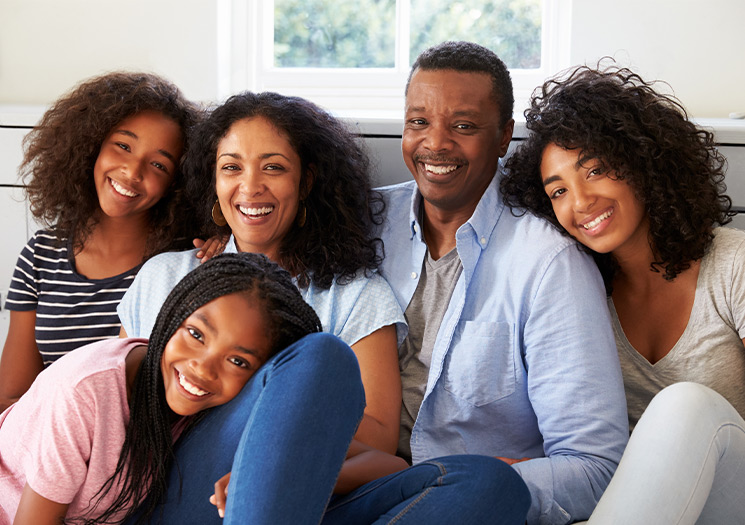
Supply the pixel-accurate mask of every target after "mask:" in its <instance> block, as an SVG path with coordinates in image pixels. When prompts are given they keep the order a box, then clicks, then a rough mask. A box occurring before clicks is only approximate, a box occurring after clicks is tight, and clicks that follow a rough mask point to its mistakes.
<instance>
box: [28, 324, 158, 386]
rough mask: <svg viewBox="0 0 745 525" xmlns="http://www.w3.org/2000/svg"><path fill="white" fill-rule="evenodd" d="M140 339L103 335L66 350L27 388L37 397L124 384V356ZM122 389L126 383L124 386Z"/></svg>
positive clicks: (140, 343)
mask: <svg viewBox="0 0 745 525" xmlns="http://www.w3.org/2000/svg"><path fill="white" fill-rule="evenodd" d="M142 344H147V341H146V340H143V339H119V338H112V339H105V340H102V341H97V342H95V343H91V344H88V345H85V346H82V347H80V348H78V349H76V350H75V351H74V352H69V353H67V354H65V355H64V356H62V357H60V358H59V359H58V360H57V361H55V363H54V364H53V365H52V366H49V367H47V368H46V369H45V370H44V371H43V372H42V373H41V374H39V376H38V378H37V380H36V381H35V382H34V383H33V385H32V387H31V389H30V390H29V395H30V396H32V397H36V398H37V399H41V400H43V399H48V397H49V396H50V395H53V396H55V397H56V396H75V397H78V398H81V399H83V398H85V397H87V396H88V394H90V393H91V392H98V391H99V390H101V389H102V388H103V389H104V390H105V391H106V392H111V391H115V392H118V391H120V390H121V387H122V386H124V385H125V381H126V373H125V359H126V357H127V355H128V354H129V352H131V351H132V349H133V348H135V347H136V346H137V345H142ZM125 391H126V387H125Z"/></svg>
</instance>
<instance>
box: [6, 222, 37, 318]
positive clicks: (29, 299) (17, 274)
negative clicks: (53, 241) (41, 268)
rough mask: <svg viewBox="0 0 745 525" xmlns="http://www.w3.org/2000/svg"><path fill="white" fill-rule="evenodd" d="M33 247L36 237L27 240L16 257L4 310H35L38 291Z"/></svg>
mask: <svg viewBox="0 0 745 525" xmlns="http://www.w3.org/2000/svg"><path fill="white" fill-rule="evenodd" d="M35 245H36V235H34V236H33V237H32V238H31V239H29V241H28V243H27V244H26V246H25V247H24V248H23V250H21V254H20V255H19V256H18V262H17V263H16V267H15V270H14V271H13V277H12V278H11V280H10V288H9V289H8V297H7V299H6V301H5V308H6V309H8V310H15V311H19V312H28V311H31V310H36V306H37V304H38V300H39V290H38V287H37V272H36V269H35V265H34V261H35V256H34V247H35Z"/></svg>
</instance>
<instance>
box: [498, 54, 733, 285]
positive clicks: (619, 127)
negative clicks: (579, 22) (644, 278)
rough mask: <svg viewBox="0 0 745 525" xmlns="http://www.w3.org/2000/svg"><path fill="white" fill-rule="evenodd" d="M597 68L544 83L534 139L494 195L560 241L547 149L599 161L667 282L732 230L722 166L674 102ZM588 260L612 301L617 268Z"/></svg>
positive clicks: (604, 257) (706, 135) (532, 111)
mask: <svg viewBox="0 0 745 525" xmlns="http://www.w3.org/2000/svg"><path fill="white" fill-rule="evenodd" d="M603 62H604V61H602V60H601V62H600V64H599V65H598V68H597V69H593V68H590V67H587V66H582V67H578V68H576V69H574V70H572V71H570V72H569V73H568V74H564V75H559V76H557V77H555V78H553V79H549V80H548V81H546V82H545V83H544V84H543V86H542V87H540V88H538V89H537V90H536V91H535V92H534V93H533V96H532V98H531V103H530V107H529V108H528V109H527V110H526V111H525V118H526V124H527V127H528V129H529V130H530V132H531V133H530V134H529V136H528V138H527V140H526V141H525V142H524V143H523V144H522V145H520V147H519V148H518V149H517V150H516V151H515V153H514V154H513V155H512V156H511V157H510V158H509V160H508V161H507V164H506V168H507V173H506V174H505V176H504V177H503V178H502V180H501V181H500V191H501V192H502V195H503V197H504V200H505V202H506V203H507V204H508V205H509V206H510V207H511V208H512V212H513V214H516V215H521V214H523V213H525V211H526V210H528V211H531V212H532V213H534V214H535V215H537V216H539V217H543V218H545V219H547V220H549V221H550V222H551V223H553V224H554V225H555V226H556V227H557V228H559V229H560V230H561V231H562V232H563V233H565V234H566V232H565V231H564V230H563V228H561V225H560V224H559V222H558V220H557V219H556V215H555V214H554V211H553V208H552V207H551V201H550V199H549V198H548V196H547V195H546V192H545V190H544V188H543V184H542V181H541V171H540V166H541V159H542V156H543V151H544V149H545V148H546V146H547V145H549V144H551V143H553V144H556V145H558V146H560V147H562V148H566V149H579V150H580V151H579V153H580V158H581V159H583V160H584V161H589V160H591V159H598V160H599V161H600V162H601V163H602V164H603V166H604V167H605V168H607V169H608V170H611V171H614V172H615V177H617V178H618V179H623V180H626V181H627V182H628V184H629V185H630V186H631V187H632V188H633V189H634V192H635V194H636V196H637V198H638V199H639V200H640V202H641V203H642V204H643V205H644V208H645V210H646V214H647V217H648V219H649V244H650V246H651V248H652V253H653V254H654V257H655V261H654V262H653V263H652V265H651V266H652V267H651V270H652V271H658V272H664V277H665V279H667V280H672V279H674V278H675V277H676V276H677V275H678V274H679V273H680V272H682V271H684V270H686V269H687V268H689V267H690V264H691V262H693V261H696V260H698V259H701V258H702V257H703V256H704V254H705V253H706V251H707V250H708V249H709V246H710V245H711V242H712V240H713V238H714V235H713V233H712V229H713V227H714V226H715V225H716V224H720V225H721V224H726V223H728V222H730V220H731V219H730V216H731V213H730V208H731V206H732V201H731V199H730V198H729V197H728V196H727V195H725V191H726V186H725V184H724V173H725V171H726V160H725V159H724V157H723V156H722V154H721V153H719V151H717V148H716V145H715V142H714V136H713V134H712V133H711V132H709V131H706V130H704V129H700V128H698V127H697V126H696V125H695V124H694V123H692V122H690V121H689V120H688V114H687V113H686V110H685V108H684V107H683V106H682V104H681V103H680V102H679V101H678V100H677V99H676V98H675V97H673V96H671V95H666V94H662V93H659V92H657V91H655V89H654V88H653V86H654V84H655V82H645V81H644V80H643V79H642V78H641V77H640V76H639V75H638V74H636V73H634V72H633V71H631V70H629V69H627V68H620V67H617V66H616V65H615V64H611V65H608V66H606V67H602V64H603ZM588 251H589V252H590V253H591V254H592V255H593V256H594V257H595V260H596V262H597V263H598V266H599V268H600V270H601V273H602V274H603V278H604V280H605V284H606V288H607V289H608V291H609V292H610V290H611V287H610V285H611V282H612V280H613V276H614V274H615V271H616V269H617V266H616V263H615V260H614V259H613V257H612V255H610V254H598V253H595V252H593V251H592V250H589V249H588Z"/></svg>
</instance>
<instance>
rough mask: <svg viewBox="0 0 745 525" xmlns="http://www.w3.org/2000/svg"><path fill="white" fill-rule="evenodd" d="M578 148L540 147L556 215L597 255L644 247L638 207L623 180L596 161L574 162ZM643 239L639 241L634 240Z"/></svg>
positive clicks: (641, 210)
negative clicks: (607, 171) (614, 176)
mask: <svg viewBox="0 0 745 525" xmlns="http://www.w3.org/2000/svg"><path fill="white" fill-rule="evenodd" d="M579 154H580V150H579V149H564V148H562V147H560V146H557V145H556V144H549V145H548V146H546V149H545V150H543V158H542V161H541V179H542V180H543V187H544V189H545V190H546V194H547V195H548V197H549V199H551V205H552V206H553V209H554V213H555V214H556V218H557V219H558V220H559V223H560V224H561V225H562V226H563V227H564V229H565V230H566V231H567V232H568V233H569V234H570V235H571V236H572V237H574V238H575V239H577V240H578V241H579V242H581V243H582V244H584V245H585V246H587V247H588V248H590V249H592V250H594V251H596V252H599V253H614V254H616V255H619V253H621V252H623V250H625V249H634V250H636V249H637V248H638V247H642V248H643V249H644V250H645V251H648V250H649V241H648V239H647V233H648V231H649V224H648V221H647V217H646V214H645V211H644V206H643V205H642V203H641V202H640V201H639V199H637V198H636V195H635V194H634V190H633V188H632V187H631V186H629V184H628V183H627V182H626V181H624V180H616V179H615V178H611V177H609V176H608V175H611V176H612V175H613V173H610V174H609V173H606V172H604V171H603V168H602V164H601V162H600V161H599V160H597V159H591V160H587V161H585V162H584V163H583V164H582V165H581V164H580V158H579ZM639 243H643V244H639Z"/></svg>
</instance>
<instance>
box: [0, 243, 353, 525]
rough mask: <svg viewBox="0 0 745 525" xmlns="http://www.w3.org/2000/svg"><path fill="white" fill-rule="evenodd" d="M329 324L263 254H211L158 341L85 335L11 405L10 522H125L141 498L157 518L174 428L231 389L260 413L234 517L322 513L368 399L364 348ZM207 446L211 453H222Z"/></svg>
mask: <svg viewBox="0 0 745 525" xmlns="http://www.w3.org/2000/svg"><path fill="white" fill-rule="evenodd" d="M320 330H321V324H320V321H319V320H318V317H317V316H316V314H315V312H314V311H313V309H312V308H311V307H310V306H308V305H307V304H306V303H305V302H304V301H303V299H302V297H301V296H300V293H299V292H298V290H297V288H296V287H295V285H294V284H293V282H292V280H291V279H290V276H289V274H288V273H287V272H286V271H285V270H283V269H281V268H280V267H279V266H277V265H276V264H274V263H272V262H270V261H269V260H268V259H267V258H266V257H265V256H263V255H258V254H225V255H221V256H218V257H215V258H214V259H212V260H210V261H208V262H207V263H205V264H204V265H202V266H200V267H198V268H197V269H195V270H194V271H193V272H191V273H190V274H188V275H187V276H186V277H185V278H184V279H183V280H182V281H181V282H179V283H178V284H177V285H176V287H175V288H174V289H173V290H172V292H171V293H170V294H169V296H168V297H167V299H166V300H165V303H164V304H163V307H162V309H161V311H160V313H159V314H158V317H157V320H156V322H155V327H154V329H153V332H152V336H151V338H150V341H149V342H148V341H147V340H144V339H107V340H104V341H99V342H96V343H92V344H90V345H87V346H85V347H83V348H80V349H79V350H76V351H75V352H72V353H70V354H69V355H67V356H64V357H62V358H60V359H59V360H58V361H57V362H56V363H55V364H54V366H51V367H49V368H48V369H47V370H45V371H44V372H42V373H41V374H40V375H39V377H38V379H37V380H36V382H34V384H33V385H32V387H31V389H29V391H28V392H27V393H26V394H24V396H23V397H21V399H20V400H19V401H18V402H17V403H15V404H14V405H12V406H11V407H10V408H9V409H7V410H6V411H5V412H4V413H3V414H2V415H0V460H1V461H0V523H2V524H10V523H11V522H13V523H16V524H24V523H28V524H39V523H60V522H61V521H62V520H63V519H64V520H66V521H65V522H68V521H69V522H75V523H78V522H79V523H94V522H95V523H120V522H121V521H123V520H124V519H125V518H126V517H128V516H131V515H132V514H133V513H134V507H135V506H136V504H137V503H139V502H144V503H143V505H142V506H141V507H140V510H139V514H138V515H137V516H136V518H133V519H136V520H137V521H145V520H147V519H148V518H149V517H151V514H152V512H153V509H154V508H155V507H156V504H157V503H158V502H159V501H160V499H161V498H162V497H163V495H164V494H165V490H166V480H167V475H168V471H169V467H170V465H171V464H172V462H173V461H174V460H173V441H174V439H178V440H191V441H195V440H196V441H199V440H200V438H201V436H200V434H199V433H198V432H192V429H193V427H194V425H195V423H196V422H197V421H199V420H200V419H202V417H203V416H204V414H205V413H207V412H208V411H210V410H211V409H213V407H220V406H221V405H222V406H227V405H225V404H226V403H229V404H231V405H236V404H239V405H244V406H245V409H246V413H247V416H248V417H247V422H246V423H245V428H244V429H243V431H242V435H241V436H240V437H239V438H240V445H239V451H238V453H237V454H236V456H235V459H234V461H233V463H232V473H233V479H234V481H235V483H234V485H232V490H231V499H229V500H228V508H227V514H226V519H225V522H226V523H300V522H301V521H302V520H309V521H308V522H318V521H319V520H320V518H321V515H322V513H323V509H324V507H325V505H326V501H327V500H328V498H329V496H330V494H331V490H332V488H333V485H334V481H335V479H336V475H337V472H338V470H339V467H340V466H341V463H342V461H343V460H344V456H345V452H346V449H347V447H348V445H349V442H350V440H351V438H352V435H353V433H354V431H355V429H356V427H357V424H358V422H359V419H360V417H361V415H362V410H363V408H364V393H363V389H362V384H361V382H360V375H359V368H358V365H357V362H356V359H355V357H354V354H353V353H352V352H351V350H350V349H349V347H348V346H346V345H345V344H343V343H342V342H341V341H340V340H338V339H337V338H336V337H334V336H331V335H328V334H323V333H318V332H320ZM309 334H310V335H309ZM252 376H253V380H252V381H250V382H249V378H252ZM247 383H248V385H247ZM244 386H245V388H244ZM219 409H220V408H215V410H219ZM216 421H217V420H215V419H214V418H213V419H212V420H211V424H218V423H217V422H216ZM201 447H202V448H203V451H204V459H205V460H206V461H209V460H210V456H211V455H214V454H219V453H220V452H221V451H219V450H214V443H210V442H201ZM310 447H312V448H310ZM176 468H177V470H179V472H180V473H181V476H183V477H184V478H186V477H193V476H201V475H203V473H202V472H201V471H200V470H199V469H198V468H197V466H195V465H190V464H179V465H177V466H176ZM233 493H234V495H235V497H236V498H237V500H236V499H233ZM234 501H236V504H235V505H232V506H231V503H232V502H234ZM152 517H153V518H154V519H158V518H162V516H152Z"/></svg>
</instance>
